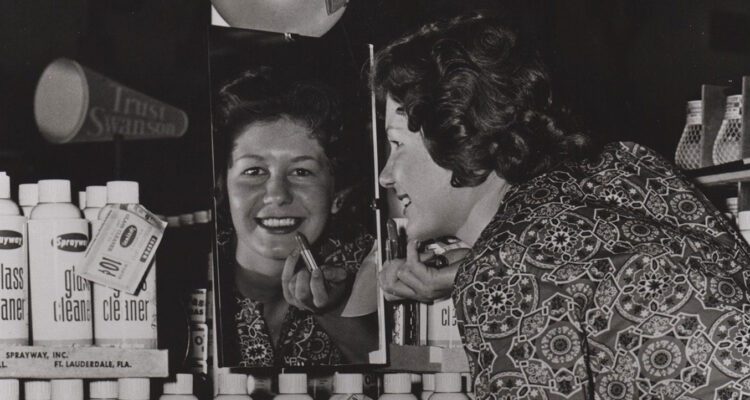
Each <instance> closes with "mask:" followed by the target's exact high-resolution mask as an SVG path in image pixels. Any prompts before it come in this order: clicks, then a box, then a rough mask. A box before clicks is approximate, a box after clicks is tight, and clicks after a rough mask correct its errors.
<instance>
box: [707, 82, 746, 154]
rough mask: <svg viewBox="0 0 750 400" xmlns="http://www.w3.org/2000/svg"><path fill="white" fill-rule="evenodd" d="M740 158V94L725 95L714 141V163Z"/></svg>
mask: <svg viewBox="0 0 750 400" xmlns="http://www.w3.org/2000/svg"><path fill="white" fill-rule="evenodd" d="M741 158H742V95H741V94H738V95H734V96H729V97H727V107H726V111H725V112H724V120H723V121H721V128H719V133H718V134H717V135H716V141H715V142H714V151H713V159H714V164H724V163H728V162H730V161H735V160H739V159H741Z"/></svg>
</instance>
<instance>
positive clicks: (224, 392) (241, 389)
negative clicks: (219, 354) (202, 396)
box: [215, 374, 250, 400]
mask: <svg viewBox="0 0 750 400" xmlns="http://www.w3.org/2000/svg"><path fill="white" fill-rule="evenodd" d="M218 376H219V381H218V383H217V386H218V395H217V396H216V397H215V399H216V400H250V396H249V395H248V394H247V375H243V374H219V375H218Z"/></svg>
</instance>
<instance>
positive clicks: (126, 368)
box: [0, 346, 169, 379]
mask: <svg viewBox="0 0 750 400" xmlns="http://www.w3.org/2000/svg"><path fill="white" fill-rule="evenodd" d="M168 375H169V368H168V361H167V350H141V349H115V348H102V347H41V346H0V378H37V379H53V378H130V377H138V378H161V377H167V376H168Z"/></svg>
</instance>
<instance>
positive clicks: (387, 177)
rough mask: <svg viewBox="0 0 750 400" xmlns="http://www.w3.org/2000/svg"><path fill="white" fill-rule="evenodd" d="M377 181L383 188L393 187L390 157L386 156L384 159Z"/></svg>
mask: <svg viewBox="0 0 750 400" xmlns="http://www.w3.org/2000/svg"><path fill="white" fill-rule="evenodd" d="M378 181H379V182H380V186H382V187H384V188H391V187H393V184H394V183H395V182H394V179H393V161H392V160H391V157H388V161H386V163H385V166H384V167H383V169H382V170H381V171H380V175H379V176H378Z"/></svg>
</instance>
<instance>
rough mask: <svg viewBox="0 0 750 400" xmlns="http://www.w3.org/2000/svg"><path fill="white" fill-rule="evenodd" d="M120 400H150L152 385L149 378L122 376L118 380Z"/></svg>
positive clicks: (118, 396) (118, 397)
mask: <svg viewBox="0 0 750 400" xmlns="http://www.w3.org/2000/svg"><path fill="white" fill-rule="evenodd" d="M117 386H118V395H117V399H118V400H149V399H151V385H150V384H149V380H148V378H120V379H118V380H117Z"/></svg>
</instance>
